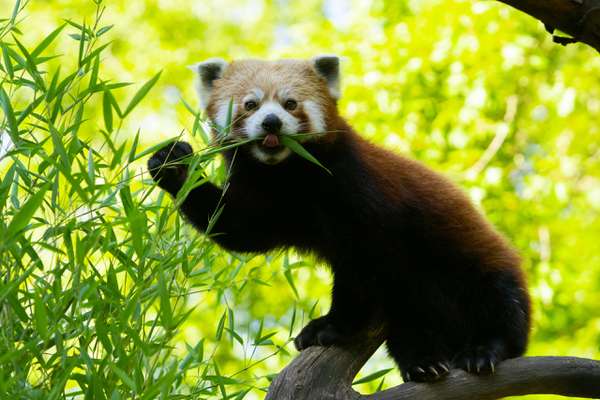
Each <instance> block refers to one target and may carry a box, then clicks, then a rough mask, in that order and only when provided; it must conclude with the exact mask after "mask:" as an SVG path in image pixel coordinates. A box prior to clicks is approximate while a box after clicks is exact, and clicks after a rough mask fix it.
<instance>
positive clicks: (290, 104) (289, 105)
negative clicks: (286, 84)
mask: <svg viewBox="0 0 600 400" xmlns="http://www.w3.org/2000/svg"><path fill="white" fill-rule="evenodd" d="M283 106H284V107H285V109H286V110H288V111H294V110H295V109H296V107H298V102H297V101H296V100H292V99H289V100H286V102H285V104H284V105H283Z"/></svg>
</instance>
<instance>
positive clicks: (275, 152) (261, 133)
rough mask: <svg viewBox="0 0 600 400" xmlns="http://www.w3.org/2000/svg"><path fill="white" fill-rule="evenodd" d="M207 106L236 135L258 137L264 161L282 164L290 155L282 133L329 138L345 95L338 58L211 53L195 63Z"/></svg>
mask: <svg viewBox="0 0 600 400" xmlns="http://www.w3.org/2000/svg"><path fill="white" fill-rule="evenodd" d="M193 69H194V71H195V72H197V74H198V80H197V89H198V94H199V96H200V102H201V105H202V107H203V108H204V109H205V110H206V112H207V113H208V116H209V118H210V119H211V120H212V122H213V123H215V124H216V125H218V126H220V127H225V125H227V122H228V116H229V107H230V104H232V111H231V122H230V123H231V135H232V136H235V137H241V138H250V139H258V140H257V141H256V142H252V143H251V144H250V145H249V146H250V147H249V148H250V152H251V154H252V155H253V156H254V157H255V158H256V159H257V160H259V161H260V162H263V163H267V164H277V163H279V162H281V161H283V160H284V159H286V158H287V157H288V156H289V155H290V150H289V149H288V148H286V147H284V146H282V145H281V142H280V140H279V138H280V137H281V135H294V134H303V135H300V136H298V138H299V139H300V140H301V141H307V140H326V139H327V137H328V135H330V134H331V123H332V121H333V120H334V118H335V116H336V115H337V109H336V102H337V100H338V98H339V97H340V77H339V58H338V57H336V56H319V57H316V58H314V59H311V60H279V61H260V60H239V61H233V62H231V63H227V62H225V61H224V60H221V59H210V60H207V61H204V62H201V63H198V64H195V65H194V66H193Z"/></svg>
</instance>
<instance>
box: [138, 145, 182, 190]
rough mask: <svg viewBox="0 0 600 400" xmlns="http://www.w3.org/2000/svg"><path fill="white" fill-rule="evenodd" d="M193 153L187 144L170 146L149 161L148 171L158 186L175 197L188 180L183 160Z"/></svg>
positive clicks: (155, 154)
mask: <svg viewBox="0 0 600 400" xmlns="http://www.w3.org/2000/svg"><path fill="white" fill-rule="evenodd" d="M192 153H193V151H192V146H190V145H189V144H188V143H186V142H175V143H172V144H169V145H167V146H165V147H163V148H162V149H160V150H159V151H157V152H156V153H154V155H153V156H152V157H150V159H149V160H148V170H149V171H150V175H151V176H152V179H154V181H155V182H156V183H158V186H160V187H161V188H163V189H164V190H166V191H168V192H170V193H171V194H173V195H175V194H177V192H178V191H179V189H180V188H181V186H182V185H183V183H184V182H185V179H186V178H187V164H185V163H183V162H182V161H183V159H185V158H186V157H188V156H190V155H191V154H192Z"/></svg>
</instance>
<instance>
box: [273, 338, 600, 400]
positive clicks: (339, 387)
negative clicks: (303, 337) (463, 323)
mask: <svg viewBox="0 0 600 400" xmlns="http://www.w3.org/2000/svg"><path fill="white" fill-rule="evenodd" d="M382 342H383V337H382V335H381V332H374V333H373V332H372V333H371V334H370V335H369V336H368V337H366V338H365V339H364V340H358V341H356V343H355V344H353V345H351V346H348V347H346V348H342V347H335V346H333V347H328V348H324V347H311V348H308V349H307V350H304V351H303V352H302V353H301V354H300V355H299V356H298V357H297V358H296V359H295V360H294V361H292V363H291V364H290V365H288V366H287V367H286V368H285V369H284V370H283V371H282V372H281V373H280V374H279V375H278V376H277V378H275V380H274V381H273V383H272V384H271V387H270V389H269V393H268V394H267V397H266V400H292V399H293V400H322V399H327V400H462V399H465V400H470V399H478V400H492V399H498V398H501V397H505V396H519V395H527V394H558V395H562V396H569V397H585V398H600V362H599V361H594V360H588V359H584V358H575V357H524V358H516V359H513V360H507V361H504V362H503V363H501V364H500V365H499V366H498V368H497V369H496V372H495V374H494V375H490V376H477V375H472V374H468V373H466V372H464V371H462V370H453V371H451V372H450V374H449V376H448V377H446V378H445V379H443V380H442V381H440V382H436V383H430V384H424V383H405V384H402V385H399V386H396V387H394V388H392V389H388V390H384V391H382V392H378V393H375V394H371V395H361V394H359V393H357V392H356V391H354V390H353V389H352V380H353V379H354V377H355V376H356V374H357V373H358V371H359V370H360V368H361V367H362V366H363V365H364V363H365V362H366V361H367V360H368V359H369V357H371V355H372V354H373V353H374V352H375V350H377V348H378V347H379V346H380V345H381V343H382Z"/></svg>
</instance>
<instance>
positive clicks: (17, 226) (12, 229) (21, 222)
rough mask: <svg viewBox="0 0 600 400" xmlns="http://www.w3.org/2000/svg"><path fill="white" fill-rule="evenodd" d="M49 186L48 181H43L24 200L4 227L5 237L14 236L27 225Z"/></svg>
mask: <svg viewBox="0 0 600 400" xmlns="http://www.w3.org/2000/svg"><path fill="white" fill-rule="evenodd" d="M50 186H51V183H50V182H48V183H45V184H44V185H42V186H41V187H40V189H39V190H38V191H37V192H36V193H35V194H34V195H33V196H31V197H30V198H29V200H27V201H26V202H25V204H23V207H21V208H20V209H19V211H18V212H17V213H16V214H15V216H14V217H13V218H12V220H11V221H10V225H8V228H7V229H6V237H7V238H12V237H14V236H15V235H16V234H17V233H19V232H20V231H21V230H22V229H23V228H25V227H26V226H27V224H28V223H29V221H30V220H31V217H33V214H35V212H36V210H37V209H38V208H39V207H40V206H41V205H42V202H43V201H44V195H45V194H46V191H47V190H48V189H49V188H50Z"/></svg>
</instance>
